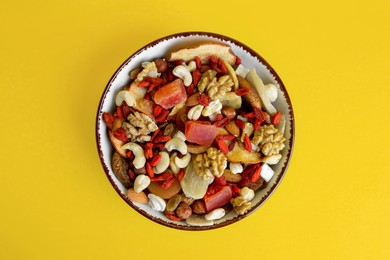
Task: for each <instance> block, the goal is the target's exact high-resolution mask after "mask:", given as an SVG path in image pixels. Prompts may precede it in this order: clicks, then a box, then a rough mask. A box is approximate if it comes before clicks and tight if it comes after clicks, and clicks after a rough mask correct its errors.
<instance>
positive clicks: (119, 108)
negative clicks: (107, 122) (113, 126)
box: [115, 106, 124, 119]
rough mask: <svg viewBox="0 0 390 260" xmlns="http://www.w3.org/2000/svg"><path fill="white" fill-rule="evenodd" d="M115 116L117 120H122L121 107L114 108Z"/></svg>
mask: <svg viewBox="0 0 390 260" xmlns="http://www.w3.org/2000/svg"><path fill="white" fill-rule="evenodd" d="M115 113H116V116H117V117H118V118H119V119H123V118H124V117H123V112H122V108H121V106H117V107H116V112H115Z"/></svg>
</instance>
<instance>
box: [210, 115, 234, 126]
mask: <svg viewBox="0 0 390 260" xmlns="http://www.w3.org/2000/svg"><path fill="white" fill-rule="evenodd" d="M229 122H230V120H229V118H227V117H225V118H222V119H221V120H218V121H215V122H214V124H213V125H215V126H216V127H225V126H226V125H227V124H229Z"/></svg>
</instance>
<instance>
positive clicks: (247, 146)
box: [244, 134, 252, 152]
mask: <svg viewBox="0 0 390 260" xmlns="http://www.w3.org/2000/svg"><path fill="white" fill-rule="evenodd" d="M244 146H245V149H246V150H247V151H248V152H252V143H251V140H250V139H249V136H248V134H245V135H244Z"/></svg>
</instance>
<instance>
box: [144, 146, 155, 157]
mask: <svg viewBox="0 0 390 260" xmlns="http://www.w3.org/2000/svg"><path fill="white" fill-rule="evenodd" d="M144 155H145V158H146V159H150V158H152V157H153V143H147V144H145V151H144Z"/></svg>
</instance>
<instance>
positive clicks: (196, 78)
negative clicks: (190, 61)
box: [192, 69, 202, 86]
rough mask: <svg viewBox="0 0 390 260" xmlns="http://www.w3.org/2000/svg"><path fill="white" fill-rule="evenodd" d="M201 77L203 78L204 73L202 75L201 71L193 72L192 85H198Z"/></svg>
mask: <svg viewBox="0 0 390 260" xmlns="http://www.w3.org/2000/svg"><path fill="white" fill-rule="evenodd" d="M201 77H202V73H200V71H199V70H197V69H196V70H194V71H193V72H192V83H194V86H196V85H198V82H199V80H200V78H201Z"/></svg>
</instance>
